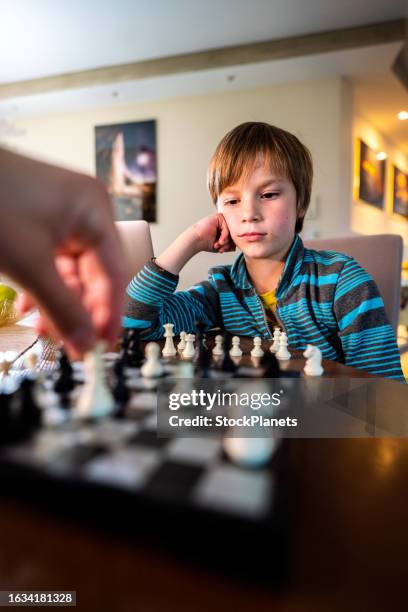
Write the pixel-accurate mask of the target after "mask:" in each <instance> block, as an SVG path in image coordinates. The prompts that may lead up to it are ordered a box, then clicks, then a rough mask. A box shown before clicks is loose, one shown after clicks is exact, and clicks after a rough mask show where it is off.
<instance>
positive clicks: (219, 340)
mask: <svg viewBox="0 0 408 612" xmlns="http://www.w3.org/2000/svg"><path fill="white" fill-rule="evenodd" d="M223 343H224V338H223V337H222V336H220V335H219V334H218V335H217V336H215V346H214V348H213V350H212V354H213V355H214V357H222V356H223V355H224V349H223V346H222V345H223Z"/></svg>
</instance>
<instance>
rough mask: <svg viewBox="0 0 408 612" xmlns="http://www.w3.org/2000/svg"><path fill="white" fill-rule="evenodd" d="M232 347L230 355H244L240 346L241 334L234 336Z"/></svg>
mask: <svg viewBox="0 0 408 612" xmlns="http://www.w3.org/2000/svg"><path fill="white" fill-rule="evenodd" d="M231 342H232V348H231V349H230V352H229V354H230V357H242V351H241V349H240V347H239V343H240V339H239V336H233V337H232V340H231Z"/></svg>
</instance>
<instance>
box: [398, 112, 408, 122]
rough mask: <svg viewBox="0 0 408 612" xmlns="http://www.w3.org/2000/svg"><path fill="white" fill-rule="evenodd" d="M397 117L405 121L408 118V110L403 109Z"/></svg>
mask: <svg viewBox="0 0 408 612" xmlns="http://www.w3.org/2000/svg"><path fill="white" fill-rule="evenodd" d="M397 117H398V119H399V120H400V121H405V120H406V119H408V111H406V110H403V111H401V112H400V113H398V115H397Z"/></svg>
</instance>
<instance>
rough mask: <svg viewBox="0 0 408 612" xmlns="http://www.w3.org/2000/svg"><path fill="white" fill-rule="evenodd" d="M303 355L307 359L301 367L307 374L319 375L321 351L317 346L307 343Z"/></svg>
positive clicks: (321, 372) (320, 373)
mask: <svg viewBox="0 0 408 612" xmlns="http://www.w3.org/2000/svg"><path fill="white" fill-rule="evenodd" d="M303 357H306V359H307V361H306V365H305V367H304V368H303V371H304V373H305V374H306V375H307V376H321V375H322V374H323V368H322V352H321V350H320V349H319V348H318V347H317V346H313V345H312V344H308V345H307V347H306V350H305V352H304V353H303Z"/></svg>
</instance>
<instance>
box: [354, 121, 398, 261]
mask: <svg viewBox="0 0 408 612" xmlns="http://www.w3.org/2000/svg"><path fill="white" fill-rule="evenodd" d="M352 133H353V143H352V146H353V154H354V155H356V151H355V142H356V140H357V139H361V140H364V142H365V143H366V144H367V145H368V146H369V147H371V148H373V149H375V150H378V151H385V153H387V155H388V158H387V162H386V176H385V182H386V185H387V187H389V181H388V178H389V176H388V173H389V171H390V166H391V164H396V165H397V166H398V167H399V168H400V169H401V170H403V171H404V172H408V160H407V158H406V156H405V155H403V154H402V153H401V151H400V150H398V149H397V147H396V146H395V145H394V144H393V143H392V142H391V141H389V140H387V138H385V136H383V135H382V134H381V132H379V131H378V130H376V129H375V128H374V127H373V126H372V125H371V124H370V123H369V122H368V121H366V120H365V119H364V118H363V117H361V116H360V115H354V117H353V128H352ZM353 164H354V162H353ZM355 188H357V192H358V183H357V184H355ZM354 191H355V190H354ZM356 196H357V194H355V196H354V198H353V200H354V201H353V206H352V214H351V228H352V230H353V231H355V232H357V233H359V234H384V233H385V234H400V235H401V236H402V238H403V240H404V260H408V220H404V219H403V218H401V217H399V216H397V215H393V214H392V212H391V210H390V206H391V191H390V190H387V191H386V201H385V204H384V208H383V210H380V209H378V208H375V207H374V206H371V205H370V204H366V203H364V202H363V201H362V200H359V199H358V197H356ZM391 207H392V206H391Z"/></svg>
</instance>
